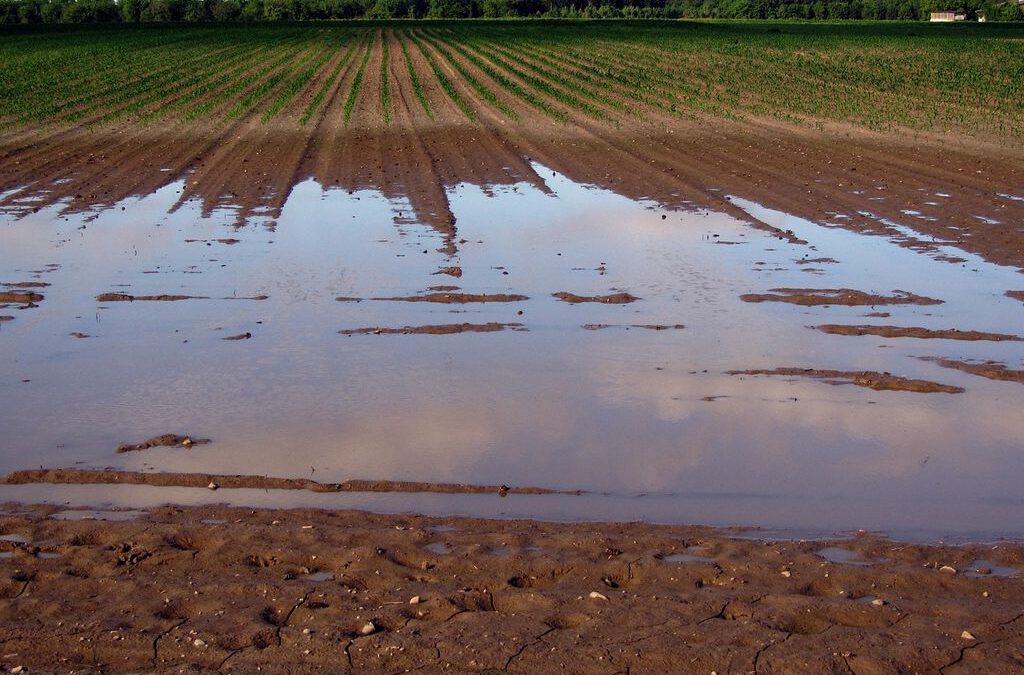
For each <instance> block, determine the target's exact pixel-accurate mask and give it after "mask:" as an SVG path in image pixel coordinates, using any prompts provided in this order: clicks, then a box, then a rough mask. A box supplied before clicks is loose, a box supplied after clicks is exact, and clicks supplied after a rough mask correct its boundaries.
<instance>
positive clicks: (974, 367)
mask: <svg viewBox="0 0 1024 675" xmlns="http://www.w3.org/2000/svg"><path fill="white" fill-rule="evenodd" d="M920 358H921V360H922V361H932V362H934V363H937V364H939V365H940V366H942V367H943V368H952V369H954V370H962V371H963V372H965V373H970V374H971V375H978V376H980V377H987V378H988V379H990V380H1002V381H1004V382H1021V383H1024V370H1012V369H1011V368H1010V367H1009V366H1007V365H1006V364H1005V363H999V362H998V361H984V362H982V363H971V362H969V361H958V360H956V359H940V358H935V357H932V356H922V357H920Z"/></svg>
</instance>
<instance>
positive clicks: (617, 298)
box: [551, 291, 640, 305]
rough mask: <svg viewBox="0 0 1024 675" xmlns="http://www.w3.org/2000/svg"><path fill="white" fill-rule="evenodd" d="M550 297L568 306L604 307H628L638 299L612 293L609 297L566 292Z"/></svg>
mask: <svg viewBox="0 0 1024 675" xmlns="http://www.w3.org/2000/svg"><path fill="white" fill-rule="evenodd" d="M551 296H552V297H555V298H558V299H559V300H561V301H562V302H568V303H569V304H572V305H576V304H579V303H581V302H600V303H603V304H606V305H628V304H629V303H631V302H636V301H637V300H639V299H640V298H638V297H636V296H635V295H630V294H629V293H612V294H610V295H576V294H575V293H570V292H568V291H558V292H557V293H552V294H551Z"/></svg>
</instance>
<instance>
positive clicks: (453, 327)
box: [338, 321, 527, 335]
mask: <svg viewBox="0 0 1024 675" xmlns="http://www.w3.org/2000/svg"><path fill="white" fill-rule="evenodd" d="M503 330H516V331H525V330H527V329H526V327H525V326H523V324H521V323H497V322H494V321H492V322H489V323H446V324H439V325H434V326H405V327H404V328H381V327H374V328H350V329H347V330H339V331H338V334H339V335H454V334H456V333H498V332H501V331H503Z"/></svg>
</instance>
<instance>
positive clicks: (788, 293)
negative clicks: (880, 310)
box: [740, 288, 943, 307]
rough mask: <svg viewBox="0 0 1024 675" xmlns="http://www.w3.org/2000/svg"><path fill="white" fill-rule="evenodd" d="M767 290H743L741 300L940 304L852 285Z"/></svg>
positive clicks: (794, 303) (794, 302)
mask: <svg viewBox="0 0 1024 675" xmlns="http://www.w3.org/2000/svg"><path fill="white" fill-rule="evenodd" d="M768 290H769V292H768V293H745V294H743V295H741V296H740V300H742V301H743V302H786V303H789V304H791V305H803V306H807V307H811V306H818V305H845V306H859V305H867V306H873V305H941V304H942V302H943V301H942V300H936V299H935V298H928V297H925V296H922V295H915V294H914V293H909V292H907V291H898V290H897V291H893V292H892V295H876V294H874V293H865V292H864V291H858V290H854V289H852V288H770V289H768Z"/></svg>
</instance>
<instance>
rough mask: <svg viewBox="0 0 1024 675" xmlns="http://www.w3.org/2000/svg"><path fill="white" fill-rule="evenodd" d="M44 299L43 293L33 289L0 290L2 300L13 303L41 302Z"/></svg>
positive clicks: (0, 300) (0, 299)
mask: <svg viewBox="0 0 1024 675" xmlns="http://www.w3.org/2000/svg"><path fill="white" fill-rule="evenodd" d="M42 299H43V296H42V295H40V294H39V293H33V292H31V291H10V292H0V302H2V303H10V304H12V305H31V304H32V303H34V302H39V301H41V300H42Z"/></svg>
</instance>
